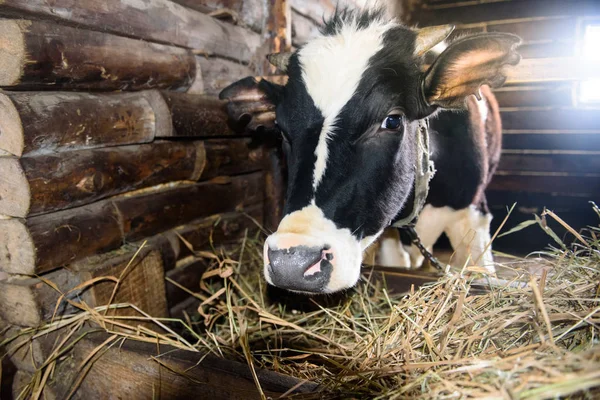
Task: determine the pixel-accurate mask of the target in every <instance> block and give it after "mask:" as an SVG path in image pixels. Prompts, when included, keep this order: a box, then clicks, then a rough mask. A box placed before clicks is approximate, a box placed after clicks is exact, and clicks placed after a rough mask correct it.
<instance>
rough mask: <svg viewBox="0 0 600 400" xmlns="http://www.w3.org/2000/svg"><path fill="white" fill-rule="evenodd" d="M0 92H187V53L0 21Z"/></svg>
mask: <svg viewBox="0 0 600 400" xmlns="http://www.w3.org/2000/svg"><path fill="white" fill-rule="evenodd" d="M0 32H3V37H4V39H5V40H6V43H7V45H6V46H4V47H3V48H2V49H1V50H0V65H2V66H3V68H2V69H1V70H0V86H4V87H16V88H19V89H29V90H31V89H39V88H52V89H79V90H140V89H151V88H161V89H178V90H184V91H185V90H187V89H188V88H189V87H190V86H191V85H192V83H193V80H194V78H195V76H196V59H195V57H194V55H193V54H192V52H191V51H189V50H184V49H181V48H177V47H172V46H165V45H159V44H154V43H148V42H146V41H142V40H135V39H129V38H124V37H120V36H115V35H111V34H107V33H102V32H93V31H88V30H85V29H76V28H71V27H67V26H62V25H57V24H54V23H49V22H44V21H28V20H0Z"/></svg>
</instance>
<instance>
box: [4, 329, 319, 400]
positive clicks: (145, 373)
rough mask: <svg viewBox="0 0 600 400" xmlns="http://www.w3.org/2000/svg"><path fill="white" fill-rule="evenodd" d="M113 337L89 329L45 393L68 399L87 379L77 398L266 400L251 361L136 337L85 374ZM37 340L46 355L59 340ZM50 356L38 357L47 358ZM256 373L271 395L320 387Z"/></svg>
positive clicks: (109, 350)
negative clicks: (84, 368) (85, 365)
mask: <svg viewBox="0 0 600 400" xmlns="http://www.w3.org/2000/svg"><path fill="white" fill-rule="evenodd" d="M108 337H109V334H105V333H89V334H88V335H87V336H86V337H85V338H84V339H83V340H80V341H79V342H78V343H77V344H76V345H75V346H74V347H73V351H72V352H69V353H68V354H69V355H68V357H66V360H65V361H64V362H59V363H58V364H57V366H56V369H55V371H54V372H55V373H54V374H52V377H51V378H50V379H49V380H48V383H47V387H46V388H45V389H44V393H46V391H51V392H52V394H53V395H54V396H55V397H54V398H57V399H59V398H67V396H68V394H69V392H70V391H71V389H72V387H73V385H74V384H75V382H76V381H77V380H78V378H80V377H81V379H82V380H81V383H80V385H79V387H78V389H77V391H76V392H75V394H74V396H73V398H74V399H85V398H88V399H96V398H103V397H105V396H106V394H107V393H110V394H111V396H114V397H115V398H122V399H138V398H140V399H141V398H144V399H147V398H153V396H154V397H157V398H161V399H176V398H210V399H214V400H221V399H223V400H226V399H227V400H229V399H234V400H235V399H239V400H246V399H259V398H260V394H259V391H258V389H257V387H256V384H255V383H254V379H253V374H252V371H251V370H250V368H249V367H248V365H246V364H242V363H239V362H236V361H229V360H224V359H221V358H217V357H215V356H212V355H208V356H207V355H206V354H204V353H202V352H191V351H184V350H179V349H176V348H174V347H171V346H166V345H165V346H163V345H161V346H158V347H157V345H156V344H154V343H144V342H137V341H135V340H127V341H124V342H123V343H119V345H117V346H112V347H110V348H108V347H106V348H105V349H106V352H104V351H101V352H99V353H98V354H97V355H96V356H95V357H93V358H92V362H91V363H90V364H89V365H90V369H89V371H87V373H86V374H85V375H80V372H81V371H80V370H79V368H76V367H74V366H78V365H83V362H84V360H85V359H86V358H88V357H89V356H90V355H92V352H93V351H94V349H96V348H98V347H99V346H100V344H101V343H103V342H105V341H106V340H107V339H108ZM36 340H38V341H42V342H43V343H42V344H41V346H40V347H41V348H42V351H43V353H44V355H46V354H50V352H51V351H52V345H53V344H54V343H53V342H52V341H50V340H48V339H47V338H46V339H45V337H42V338H40V339H36ZM44 355H42V356H39V357H38V358H41V359H43V358H44ZM157 360H159V361H160V362H158V361H157ZM256 375H257V377H258V380H259V382H260V385H261V388H262V389H263V391H264V393H265V395H266V396H268V397H271V398H279V397H280V396H281V395H282V394H284V393H287V392H288V391H289V392H291V393H292V394H301V393H312V392H317V391H318V386H317V385H316V384H315V383H312V382H301V381H299V380H298V379H295V378H292V377H289V376H287V375H283V374H279V373H276V372H271V371H266V370H260V369H256ZM124 377H126V378H127V379H123V378H124ZM131 382H135V384H134V385H132V384H131ZM21 389H22V387H15V388H14V392H13V393H17V394H18V393H19V391H20V390H21ZM292 389H293V390H292Z"/></svg>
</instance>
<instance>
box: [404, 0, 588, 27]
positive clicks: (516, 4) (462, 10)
mask: <svg viewBox="0 0 600 400" xmlns="http://www.w3.org/2000/svg"><path fill="white" fill-rule="evenodd" d="M599 13H600V4H598V2H597V1H595V0H570V1H564V0H529V1H511V0H499V1H490V2H483V3H482V2H467V1H466V2H460V3H458V4H440V5H429V4H425V5H423V7H422V8H421V10H420V11H419V14H418V15H417V16H415V17H416V19H417V20H418V22H420V23H421V24H422V25H442V24H451V23H455V24H456V23H463V24H467V23H476V22H483V21H494V20H506V19H515V18H535V17H554V16H563V17H564V16H578V15H581V16H583V15H597V14H599Z"/></svg>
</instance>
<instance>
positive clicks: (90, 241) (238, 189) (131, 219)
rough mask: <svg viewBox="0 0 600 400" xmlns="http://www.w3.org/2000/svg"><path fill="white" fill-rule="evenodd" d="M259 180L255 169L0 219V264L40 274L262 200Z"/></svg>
mask: <svg viewBox="0 0 600 400" xmlns="http://www.w3.org/2000/svg"><path fill="white" fill-rule="evenodd" d="M262 179H263V176H262V173H254V174H249V175H246V176H239V177H235V178H231V179H230V180H229V182H228V183H224V182H216V183H213V182H205V183H199V184H195V185H186V186H179V187H175V188H172V187H169V186H167V187H163V188H159V189H157V190H155V191H150V192H148V190H145V191H144V192H143V193H141V194H137V195H135V194H130V195H128V196H122V197H120V198H119V197H117V198H113V199H108V200H104V201H101V202H98V203H92V204H88V205H85V206H82V207H78V208H73V209H70V210H65V211H59V212H55V213H50V214H44V215H39V216H35V217H31V218H28V219H26V220H19V219H8V220H0V243H3V244H4V245H3V246H0V266H1V268H2V269H3V270H4V271H5V272H8V273H12V274H24V275H33V274H39V273H42V272H45V271H50V270H53V269H56V268H59V267H61V266H64V265H68V264H71V263H73V262H74V261H77V260H81V259H83V258H85V257H89V256H92V255H95V254H102V253H105V252H108V251H111V250H115V249H117V248H119V247H120V246H121V244H122V243H123V242H124V241H128V242H132V241H137V240H141V239H144V238H147V237H150V236H154V235H156V234H159V233H161V232H165V231H168V230H170V229H172V228H175V227H177V226H180V225H184V224H186V223H188V222H189V221H194V220H196V219H199V218H202V217H206V216H209V215H212V214H216V213H222V212H229V211H231V210H235V209H237V208H240V209H241V208H244V207H248V206H250V205H255V204H262V201H263V198H262V196H263V195H262V190H261V185H262ZM59 244H60V250H58V249H57V246H58V245H59Z"/></svg>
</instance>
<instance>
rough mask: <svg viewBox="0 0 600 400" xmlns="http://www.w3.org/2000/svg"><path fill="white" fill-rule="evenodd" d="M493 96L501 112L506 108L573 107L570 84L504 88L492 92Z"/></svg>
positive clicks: (571, 86)
mask: <svg viewBox="0 0 600 400" xmlns="http://www.w3.org/2000/svg"><path fill="white" fill-rule="evenodd" d="M494 95H495V96H496V100H498V104H499V105H500V107H501V110H502V108H506V107H551V106H559V107H560V106H562V107H571V106H573V85H572V84H571V83H561V84H541V85H537V86H504V87H502V88H499V89H496V90H494Z"/></svg>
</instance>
